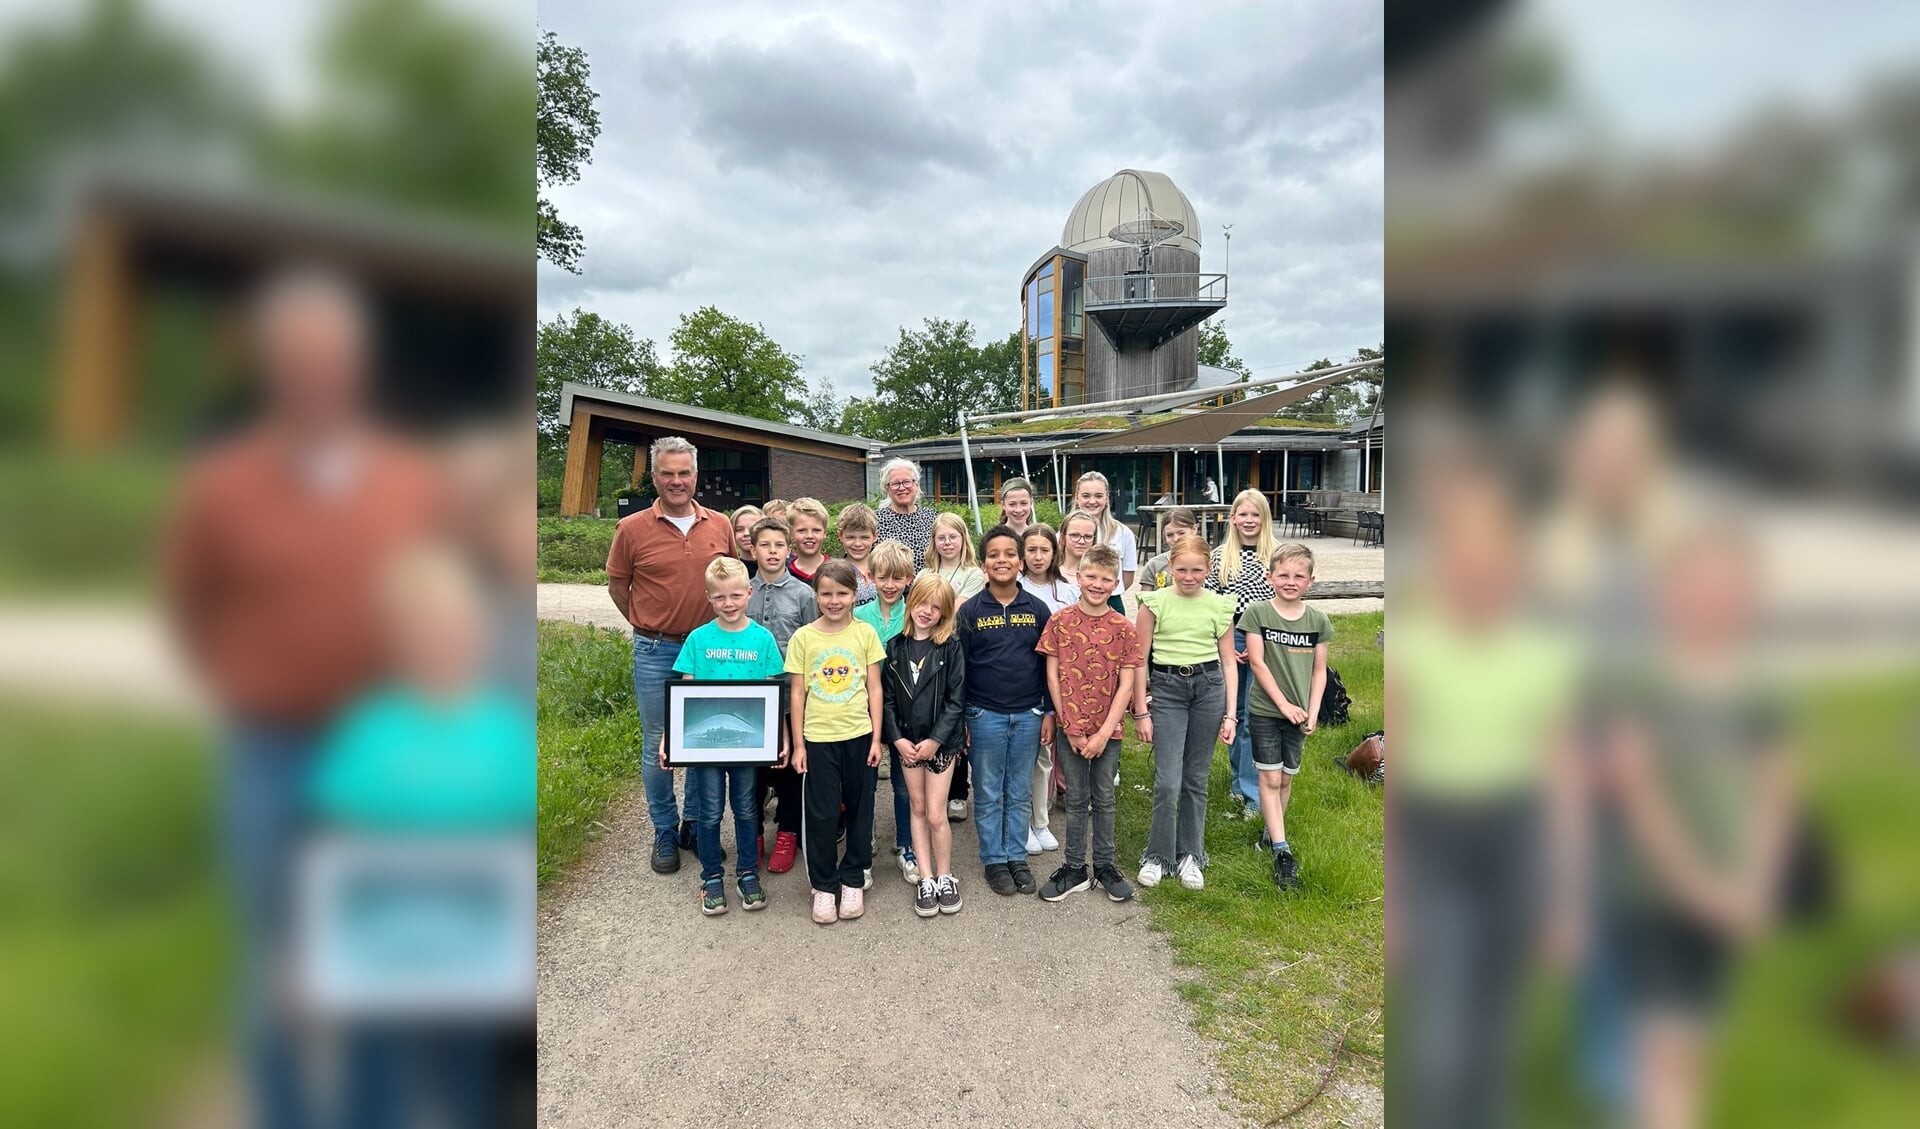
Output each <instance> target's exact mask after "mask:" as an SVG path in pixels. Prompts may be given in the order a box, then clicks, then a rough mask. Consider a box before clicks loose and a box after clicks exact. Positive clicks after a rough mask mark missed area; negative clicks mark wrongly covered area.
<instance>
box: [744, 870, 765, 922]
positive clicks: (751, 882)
mask: <svg viewBox="0 0 1920 1129" xmlns="http://www.w3.org/2000/svg"><path fill="white" fill-rule="evenodd" d="M737 884H738V885H739V887H740V908H741V909H744V910H746V911H747V912H748V913H752V912H753V911H754V910H757V909H766V908H767V892H766V891H765V890H763V889H761V888H760V876H759V875H758V874H742V875H741V876H740V878H739V880H738V883H737Z"/></svg>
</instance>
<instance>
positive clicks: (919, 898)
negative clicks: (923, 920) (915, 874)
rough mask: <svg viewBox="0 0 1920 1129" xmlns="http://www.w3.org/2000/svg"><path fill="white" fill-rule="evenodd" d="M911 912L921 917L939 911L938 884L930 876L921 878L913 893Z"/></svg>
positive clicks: (932, 914) (929, 915)
mask: <svg viewBox="0 0 1920 1129" xmlns="http://www.w3.org/2000/svg"><path fill="white" fill-rule="evenodd" d="M913 912H914V913H916V914H918V915H919V916H921V917H933V916H934V915H936V914H938V913H939V912H940V895H939V888H938V884H937V883H935V882H934V880H933V879H931V878H922V879H921V880H920V886H919V888H918V889H916V890H915V891H914V893H913Z"/></svg>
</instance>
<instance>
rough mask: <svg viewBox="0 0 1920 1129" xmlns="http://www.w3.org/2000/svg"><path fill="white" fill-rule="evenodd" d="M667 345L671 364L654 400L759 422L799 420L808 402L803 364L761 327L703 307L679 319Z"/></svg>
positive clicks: (660, 381) (796, 355)
mask: <svg viewBox="0 0 1920 1129" xmlns="http://www.w3.org/2000/svg"><path fill="white" fill-rule="evenodd" d="M669 341H670V342H671V344H672V346H673V363H672V365H671V366H670V367H669V368H668V370H667V371H666V372H665V373H663V374H661V377H660V379H659V381H658V391H656V392H655V393H654V394H655V395H657V396H660V397H661V398H662V399H667V400H673V401H675V402H677V403H682V404H693V405H695V406H697V407H702V408H708V409H711V410H714V411H721V412H734V413H737V414H739V415H743V416H756V417H758V418H760V419H776V420H797V419H799V418H800V417H801V408H802V403H803V401H804V400H805V398H806V396H807V385H806V379H805V377H803V376H801V374H800V363H801V361H802V358H801V357H800V356H799V355H798V354H795V353H789V352H787V351H786V350H785V349H782V348H781V347H780V345H779V343H778V342H776V341H774V339H773V338H772V337H769V336H768V335H767V331H766V330H765V329H764V328H763V327H761V326H760V325H758V324H756V323H753V322H748V321H742V320H741V319H739V318H736V317H731V316H729V315H727V314H723V313H721V312H720V311H719V310H717V309H715V308H714V307H712V306H703V307H701V308H700V309H698V310H695V311H694V312H693V313H690V314H681V315H680V324H679V325H677V326H675V327H674V330H673V333H672V335H671V336H670V337H669Z"/></svg>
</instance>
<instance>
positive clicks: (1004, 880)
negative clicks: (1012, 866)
mask: <svg viewBox="0 0 1920 1129" xmlns="http://www.w3.org/2000/svg"><path fill="white" fill-rule="evenodd" d="M987 885H988V886H989V887H990V888H991V889H992V890H993V892H994V893H996V894H998V895H1000V896H1001V897H1003V898H1010V897H1012V896H1013V892H1014V890H1015V889H1016V887H1015V886H1014V883H1013V872H1012V871H1011V870H1009V869H1008V868H1007V864H1006V863H1004V862H990V863H988V864H987Z"/></svg>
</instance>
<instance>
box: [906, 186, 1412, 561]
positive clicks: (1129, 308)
mask: <svg viewBox="0 0 1920 1129" xmlns="http://www.w3.org/2000/svg"><path fill="white" fill-rule="evenodd" d="M1200 266H1201V262H1200V217H1199V215H1198V214H1196V213H1195V212H1194V210H1193V203H1192V201H1190V200H1188V199H1187V197H1186V194H1185V193H1183V192H1181V191H1180V189H1179V187H1178V186H1176V185H1175V184H1174V183H1173V180H1172V179H1171V178H1170V177H1168V176H1167V175H1166V174H1165V173H1159V172H1148V171H1144V170H1141V169H1121V170H1120V171H1119V172H1117V173H1114V174H1113V175H1112V176H1110V177H1108V178H1106V179H1105V180H1103V181H1101V182H1100V183H1098V184H1096V185H1094V186H1093V187H1092V188H1089V189H1087V191H1086V192H1085V193H1084V194H1082V195H1081V197H1080V200H1079V202H1078V203H1076V204H1075V205H1074V206H1073V210H1072V211H1071V212H1070V213H1068V215H1067V223H1066V227H1065V228H1063V229H1062V230H1061V232H1060V242H1059V243H1058V244H1057V245H1055V246H1054V247H1053V248H1052V249H1051V250H1049V251H1048V252H1047V253H1046V254H1044V255H1041V256H1040V257H1039V258H1038V259H1036V260H1034V262H1033V265H1032V266H1030V267H1028V268H1027V271H1026V274H1025V275H1023V276H1022V278H1021V281H1020V317H1021V320H1020V326H1021V338H1022V343H1023V344H1024V345H1025V349H1024V350H1023V353H1024V355H1023V358H1022V377H1023V383H1024V387H1025V396H1024V401H1025V402H1024V403H1023V404H1022V407H1023V409H1024V410H1026V411H1028V412H1043V411H1044V410H1045V409H1049V408H1066V407H1080V406H1083V405H1089V404H1093V405H1097V404H1104V403H1110V402H1112V401H1116V400H1124V399H1128V398H1131V397H1135V396H1154V395H1160V394H1166V393H1178V392H1187V391H1190V390H1200V391H1201V392H1205V391H1207V390H1209V389H1213V388H1218V389H1220V391H1221V392H1226V391H1228V390H1230V389H1231V388H1232V387H1233V386H1234V385H1235V384H1237V383H1238V382H1239V380H1240V374H1239V373H1237V372H1235V371H1233V370H1231V369H1225V368H1216V367H1213V366H1211V365H1203V364H1200V363H1199V327H1200V323H1202V322H1204V321H1205V320H1206V319H1207V318H1209V317H1211V316H1213V315H1214V314H1217V313H1219V312H1220V311H1222V310H1224V309H1225V308H1226V305H1227V276H1226V275H1225V274H1205V273H1202V272H1201V270H1200ZM1009 312H1011V311H1009ZM1209 398H1210V397H1208V396H1201V397H1199V399H1202V400H1205V399H1209ZM1181 415H1192V416H1194V417H1196V418H1197V417H1198V415H1199V413H1198V412H1195V411H1194V410H1193V409H1192V408H1190V407H1186V406H1162V407H1153V408H1150V409H1149V410H1147V411H1146V412H1145V413H1144V414H1142V413H1140V412H1137V411H1132V410H1130V409H1129V408H1127V407H1122V408H1119V409H1116V410H1114V411H1113V412H1112V413H1111V414H1105V413H1102V412H1100V411H1093V412H1081V413H1076V414H1073V415H1070V416H1053V417H1051V418H1049V417H1047V416H1045V415H1042V416H1040V417H1039V418H1030V419H1022V420H1018V421H999V422H994V423H991V424H989V425H988V426H985V427H981V426H978V425H976V426H974V427H973V428H972V429H971V432H970V437H969V440H968V443H967V444H965V445H963V444H962V442H961V437H960V436H959V435H957V434H954V435H928V436H921V437H918V438H915V439H911V440H908V441H906V442H903V443H893V444H889V445H887V447H886V448H885V449H884V451H883V452H882V457H891V456H894V455H901V456H905V457H906V458H909V459H913V460H914V461H915V462H917V463H919V465H920V472H921V487H922V490H923V492H924V494H923V496H924V497H926V498H928V499H930V500H932V501H937V502H952V503H960V504H966V503H968V502H969V501H971V500H974V499H972V498H970V496H969V494H968V490H969V485H968V483H969V479H968V475H967V471H968V467H967V463H966V459H967V458H968V456H969V455H971V457H972V459H973V466H972V471H973V475H972V484H973V489H974V490H975V491H977V493H978V499H977V500H978V501H979V502H980V504H981V508H982V510H983V512H986V513H995V512H997V509H996V508H995V506H994V499H995V497H996V495H997V492H998V490H999V488H1000V486H1001V485H1002V484H1004V483H1005V482H1006V481H1007V480H1009V479H1012V478H1015V477H1021V478H1024V479H1026V480H1027V481H1028V482H1029V483H1030V484H1031V485H1032V486H1033V488H1034V490H1035V491H1037V492H1038V493H1039V494H1040V495H1042V496H1045V497H1051V498H1054V499H1056V500H1057V501H1060V502H1065V501H1066V498H1067V496H1068V494H1069V493H1070V492H1071V490H1072V488H1073V485H1074V483H1075V482H1076V481H1077V480H1078V479H1079V477H1080V475H1082V474H1083V473H1085V472H1087V471H1098V472H1100V473H1101V474H1103V475H1105V476H1106V477H1107V482H1108V488H1109V491H1110V493H1111V501H1112V505H1113V513H1114V516H1116V517H1118V518H1119V519H1121V520H1122V521H1126V522H1129V523H1137V524H1138V526H1139V529H1140V533H1141V535H1142V538H1143V539H1142V541H1141V544H1142V546H1143V547H1144V546H1149V545H1150V541H1149V540H1148V539H1147V538H1148V537H1149V536H1150V534H1151V533H1152V531H1153V530H1154V521H1153V518H1152V515H1151V513H1150V512H1148V511H1147V510H1143V509H1141V507H1142V506H1147V505H1152V504H1154V503H1156V502H1159V503H1177V504H1181V505H1191V504H1200V505H1207V504H1211V505H1212V507H1213V510H1214V511H1215V512H1216V516H1218V513H1219V512H1222V511H1224V510H1225V509H1226V507H1225V505H1224V503H1225V502H1227V501H1228V500H1230V499H1232V498H1233V496H1234V495H1235V494H1237V493H1239V492H1240V491H1241V490H1244V489H1248V488H1252V489H1256V490H1259V491H1260V492H1261V493H1263V494H1265V495H1266V496H1267V500H1268V504H1269V505H1270V506H1271V507H1272V508H1273V511H1274V512H1275V513H1276V514H1281V513H1284V512H1285V511H1286V509H1287V508H1288V507H1292V506H1298V505H1301V504H1316V505H1320V506H1322V507H1325V508H1328V509H1332V510H1348V511H1351V510H1359V509H1364V508H1372V507H1371V505H1370V503H1368V502H1367V501H1366V499H1369V498H1372V497H1374V496H1375V495H1374V493H1373V492H1374V491H1377V490H1378V486H1377V485H1376V484H1377V483H1378V482H1379V481H1380V476H1381V472H1382V469H1383V466H1384V463H1383V460H1384V457H1385V435H1386V419H1385V416H1384V415H1382V416H1380V417H1378V418H1370V419H1367V420H1363V421H1361V422H1360V423H1359V424H1357V425H1347V424H1342V423H1335V422H1332V421H1315V420H1305V419H1300V418H1296V417H1293V416H1291V415H1289V414H1288V413H1286V412H1285V411H1284V410H1283V411H1281V412H1279V413H1278V414H1275V415H1273V416H1262V417H1259V418H1255V419H1251V420H1246V421H1244V422H1243V423H1240V424H1239V425H1238V426H1236V428H1235V429H1234V430H1233V431H1232V432H1231V433H1230V434H1208V435H1207V436H1206V437H1205V438H1193V437H1183V436H1174V435H1170V434H1168V432H1167V431H1165V430H1162V429H1156V428H1154V427H1152V426H1143V425H1155V424H1165V423H1167V422H1168V421H1170V420H1173V419H1175V418H1176V417H1178V416H1181ZM1136 432H1138V434H1137V435H1136V434H1135V433H1136ZM1328 528H1329V530H1330V531H1331V532H1335V533H1343V532H1347V531H1348V527H1347V526H1343V525H1342V524H1341V523H1340V522H1339V521H1337V520H1336V521H1335V522H1333V523H1332V524H1330V525H1329V527H1328Z"/></svg>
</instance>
